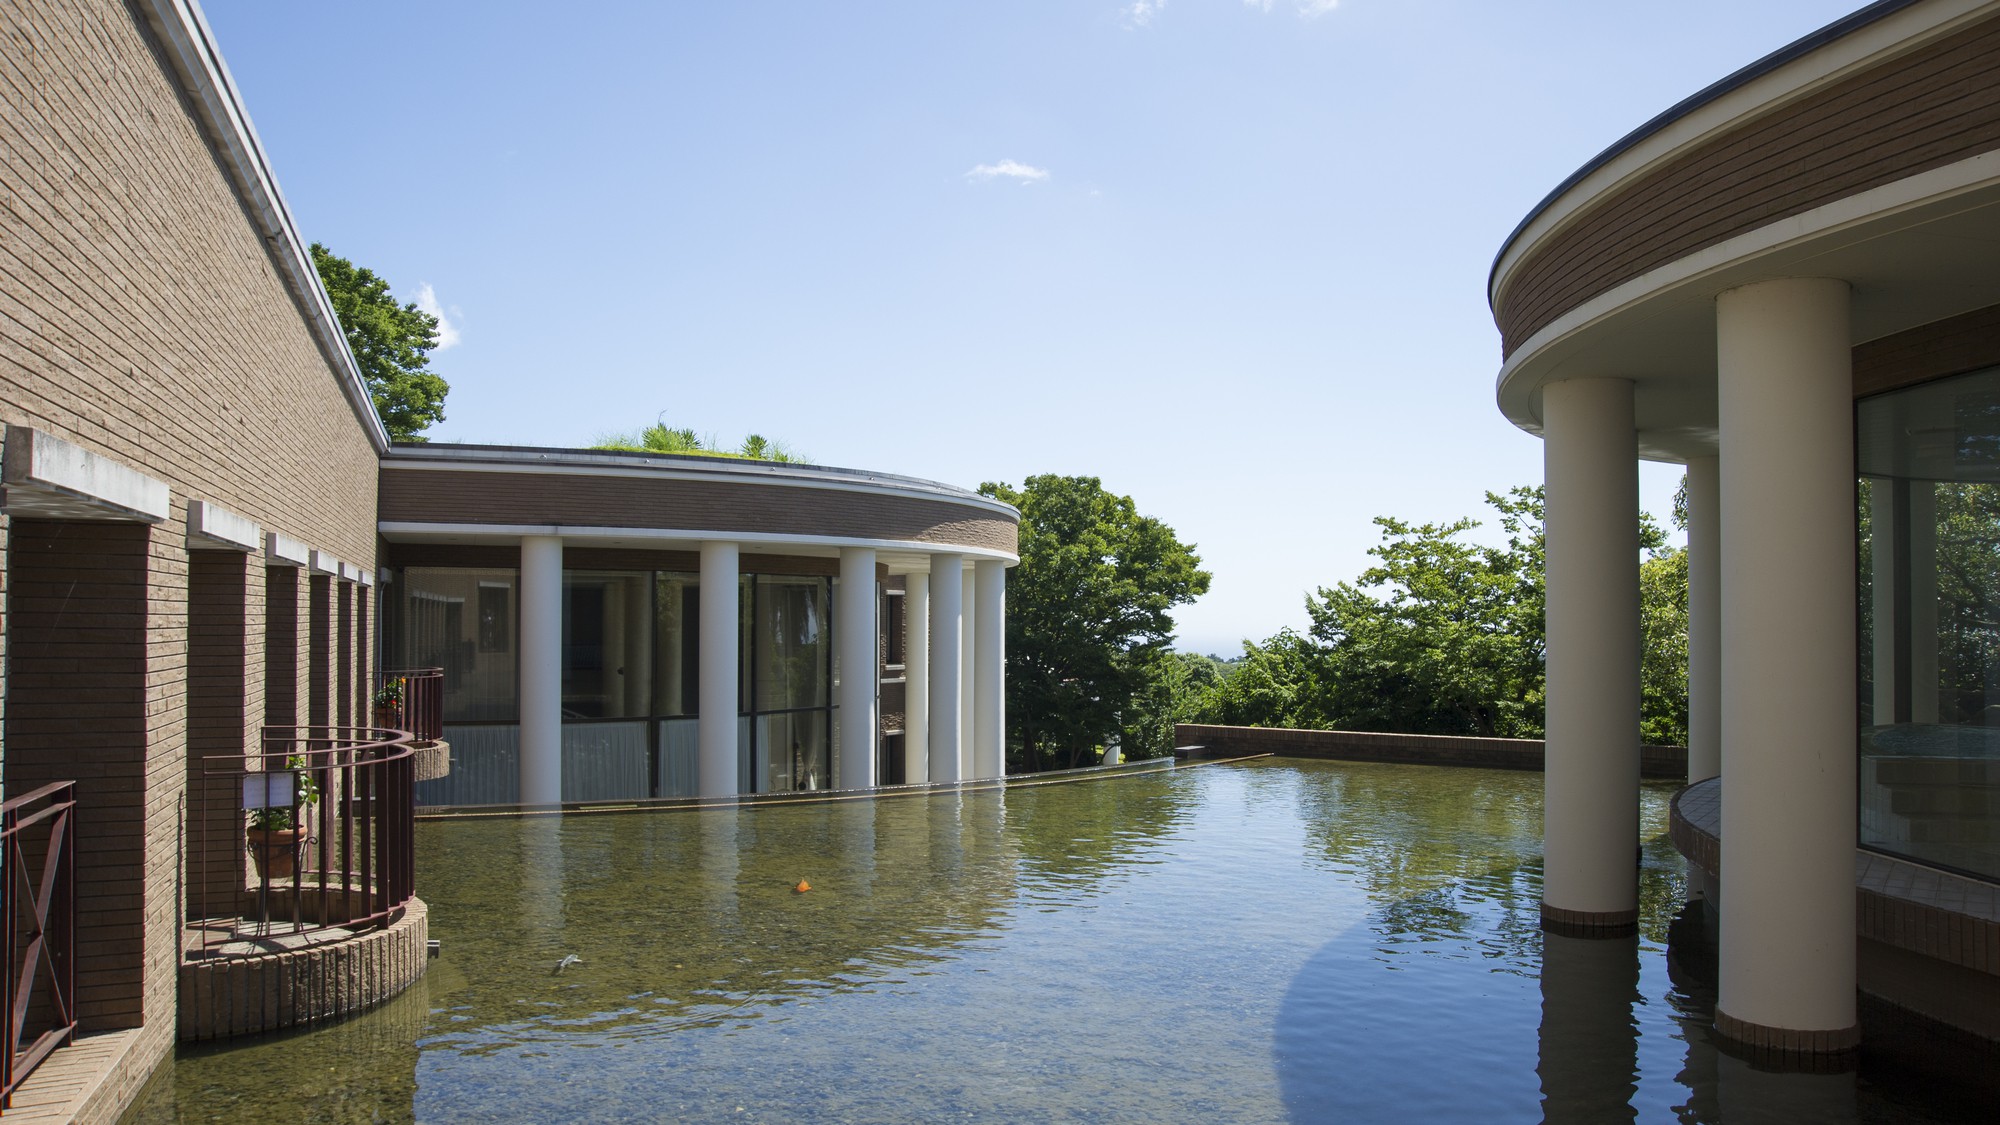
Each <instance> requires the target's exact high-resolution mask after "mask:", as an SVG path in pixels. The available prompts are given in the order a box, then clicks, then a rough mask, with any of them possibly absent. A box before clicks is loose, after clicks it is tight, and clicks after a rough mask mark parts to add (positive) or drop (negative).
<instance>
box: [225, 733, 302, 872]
mask: <svg viewBox="0 0 2000 1125" xmlns="http://www.w3.org/2000/svg"><path fill="white" fill-rule="evenodd" d="M305 765H306V758H305V755H303V754H294V755H292V756H291V757H290V758H287V759H286V760H285V766H286V768H287V769H290V770H292V771H293V775H294V777H295V778H296V780H295V782H294V785H295V788H294V790H293V801H292V803H291V804H289V805H267V806H265V807H263V808H256V809H251V810H250V822H249V824H248V825H246V826H245V828H244V836H245V838H246V839H247V840H248V841H249V844H250V859H251V862H252V863H254V864H256V866H257V877H258V878H259V879H264V880H271V879H289V878H291V877H292V875H293V873H294V872H296V871H297V870H298V860H299V845H300V844H301V843H302V842H303V841H304V839H305V835H306V829H305V826H304V825H303V824H301V823H300V821H301V820H303V819H304V818H305V814H306V810H308V809H310V808H311V807H312V805H313V803H314V802H315V801H317V800H319V783H318V782H316V781H314V780H313V778H312V775H311V774H308V773H305V772H303V771H304V769H305Z"/></svg>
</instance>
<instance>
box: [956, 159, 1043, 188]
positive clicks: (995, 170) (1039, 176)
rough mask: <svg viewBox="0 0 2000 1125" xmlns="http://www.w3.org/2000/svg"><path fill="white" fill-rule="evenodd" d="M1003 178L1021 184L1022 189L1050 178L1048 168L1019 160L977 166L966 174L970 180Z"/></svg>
mask: <svg viewBox="0 0 2000 1125" xmlns="http://www.w3.org/2000/svg"><path fill="white" fill-rule="evenodd" d="M1002 176H1005V177H1007V178H1008V179H1010V180H1013V181H1015V182H1016V183H1019V184H1020V185H1021V186H1022V187H1026V186H1028V185H1029V184H1036V183H1040V182H1042V181H1043V180H1046V179H1048V178H1049V170H1048V169H1047V168H1037V167H1035V166H1034V165H1032V164H1023V163H1021V162H1020V161H1018V160H1002V161H1001V162H1000V163H998V164H977V165H974V166H973V168H972V170H971V171H970V172H967V173H966V174H965V178H966V179H968V180H993V179H998V178H1000V177H1002Z"/></svg>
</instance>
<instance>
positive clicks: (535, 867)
mask: <svg viewBox="0 0 2000 1125" xmlns="http://www.w3.org/2000/svg"><path fill="white" fill-rule="evenodd" d="M562 824H563V822H562V818H561V817H559V816H531V817H526V818H524V819H523V820H522V821H521V833H520V835H519V836H518V837H517V838H516V839H517V840H518V842H519V851H520V857H521V867H520V879H521V882H520V891H519V901H520V910H521V917H522V918H523V919H525V920H526V921H527V923H528V928H529V930H530V931H531V932H534V933H537V934H540V935H542V936H543V939H544V943H543V949H542V950H541V951H540V952H543V953H553V955H554V957H555V958H557V959H560V958H561V957H562V956H563V955H564V954H566V953H571V952H574V950H569V949H565V948H563V937H564V930H565V929H566V926H567V918H566V917H565V911H564V893H563V892H564V888H563V879H564V875H565V872H564V870H563V852H562Z"/></svg>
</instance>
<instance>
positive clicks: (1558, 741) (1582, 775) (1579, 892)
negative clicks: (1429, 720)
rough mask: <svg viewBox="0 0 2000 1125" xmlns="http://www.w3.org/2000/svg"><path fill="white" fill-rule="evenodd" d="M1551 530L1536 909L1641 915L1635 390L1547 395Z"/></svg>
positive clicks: (1589, 385)
mask: <svg viewBox="0 0 2000 1125" xmlns="http://www.w3.org/2000/svg"><path fill="white" fill-rule="evenodd" d="M1542 426H1543V431H1542V456H1543V477H1544V483H1545V486H1546V488H1547V509H1546V514H1545V520H1544V523H1545V526H1546V528H1547V532H1548V547H1547V551H1548V556H1547V557H1548V611H1547V612H1548V616H1547V621H1548V626H1547V627H1548V650H1547V653H1548V656H1547V660H1548V688H1547V690H1548V721H1547V728H1548V749H1547V758H1546V761H1547V764H1546V767H1545V773H1544V774H1543V801H1542V805H1543V822H1542V823H1543V827H1542V853H1543V859H1542V862H1543V874H1542V916H1543V918H1544V919H1546V920H1548V921H1550V922H1554V923H1556V924H1558V925H1560V926H1563V927H1565V928H1570V929H1574V930H1583V931H1591V930H1603V931H1607V932H1617V931H1620V930H1626V929H1629V928H1630V927H1631V926H1633V925H1634V924H1636V923H1637V921H1638V917H1639V914H1638V910H1639V881H1638V872H1637V864H1636V863H1635V862H1634V853H1635V852H1636V851H1637V849H1638V847H1639V645H1640V639H1639V450H1638V436H1637V431H1636V430H1635V429H1634V426H1633V415H1632V384H1631V383H1630V382H1627V381H1626V380H1623V379H1577V380H1571V381H1567V382H1560V383H1551V384H1549V385H1548V386H1547V387H1546V388H1544V389H1543V391H1542Z"/></svg>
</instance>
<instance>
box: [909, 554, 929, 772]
mask: <svg viewBox="0 0 2000 1125" xmlns="http://www.w3.org/2000/svg"><path fill="white" fill-rule="evenodd" d="M903 591H904V593H903V780H904V781H905V782H906V783H908V784H910V785H922V784H923V783H925V782H927V781H929V780H930V779H931V723H930V714H931V646H930V637H931V579H930V575H928V574H909V575H905V576H904V577H903Z"/></svg>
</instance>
